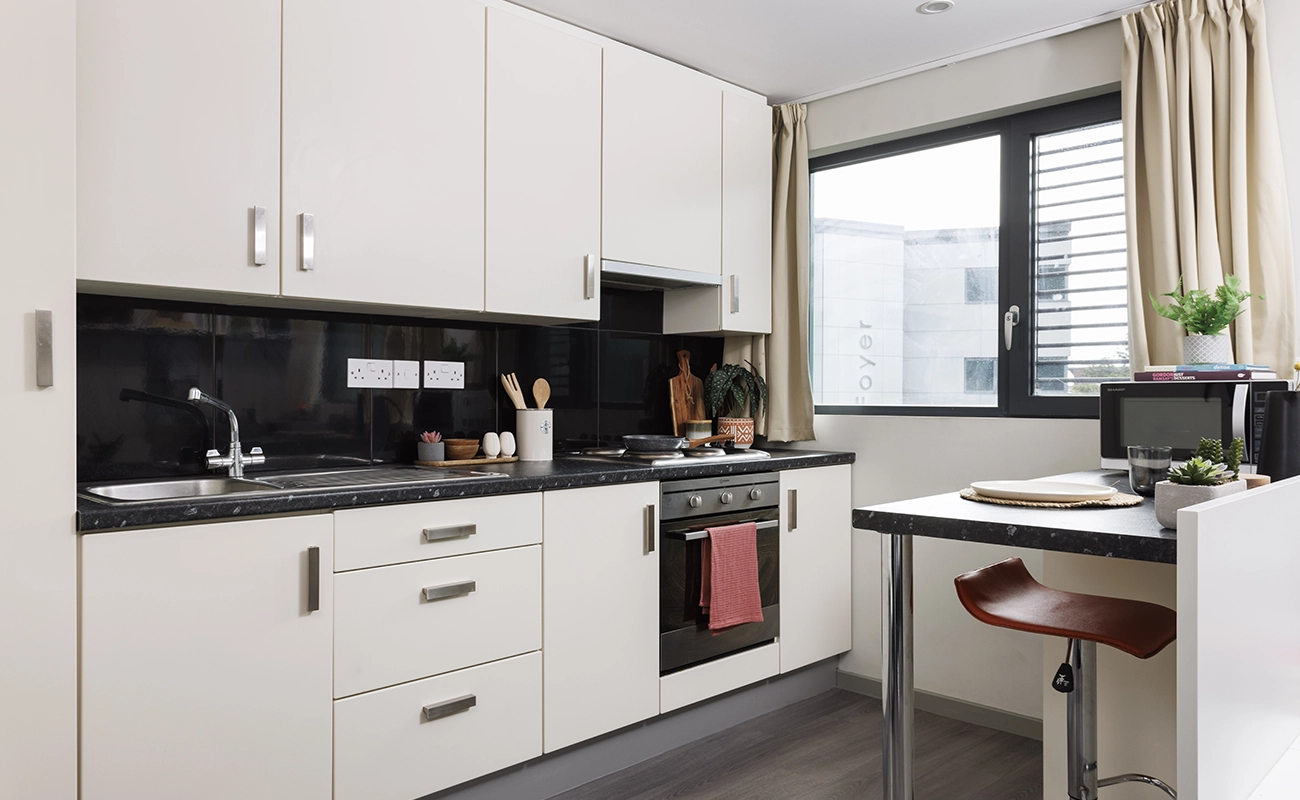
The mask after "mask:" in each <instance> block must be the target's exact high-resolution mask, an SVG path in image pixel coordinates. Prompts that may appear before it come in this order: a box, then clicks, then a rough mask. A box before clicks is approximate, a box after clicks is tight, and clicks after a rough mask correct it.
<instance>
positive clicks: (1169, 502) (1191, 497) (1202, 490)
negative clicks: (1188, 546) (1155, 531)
mask: <svg viewBox="0 0 1300 800" xmlns="http://www.w3.org/2000/svg"><path fill="white" fill-rule="evenodd" d="M1244 491H1246V482H1245V481H1228V482H1227V483H1221V484H1219V485H1218V486H1184V485H1183V484H1181V483H1172V482H1170V481H1161V482H1160V483H1157V484H1156V521H1157V522H1159V523H1160V524H1161V525H1163V526H1165V527H1166V528H1172V529H1173V530H1177V529H1178V509H1180V508H1187V507H1188V506H1194V505H1197V504H1198V503H1207V502H1209V501H1210V500H1217V499H1219V498H1220V497H1227V496H1228V495H1230V494H1237V493H1239V492H1244Z"/></svg>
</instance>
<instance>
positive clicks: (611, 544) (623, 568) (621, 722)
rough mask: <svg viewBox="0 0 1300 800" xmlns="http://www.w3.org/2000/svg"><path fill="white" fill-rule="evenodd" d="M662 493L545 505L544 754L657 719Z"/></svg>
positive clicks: (594, 491) (566, 493)
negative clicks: (651, 511)
mask: <svg viewBox="0 0 1300 800" xmlns="http://www.w3.org/2000/svg"><path fill="white" fill-rule="evenodd" d="M658 504H659V485H658V484H657V483H632V484H625V485H622V486H596V487H591V488H586V489H565V490H563V491H556V492H546V493H545V494H544V495H543V497H542V505H543V519H544V520H545V523H544V529H543V532H542V536H543V539H542V657H543V665H544V666H543V670H542V674H543V676H544V680H543V696H544V702H543V708H544V709H545V718H544V722H545V724H544V728H545V747H546V751H547V752H548V753H549V752H553V751H555V750H559V749H560V748H562V747H568V746H569V745H571V744H574V743H576V742H581V741H583V740H585V739H590V738H591V737H593V736H599V735H600V734H602V733H607V732H609V731H612V730H617V729H618V728H622V727H623V726H625V725H631V724H632V723H634V722H638V721H640V720H643V719H647V718H649V717H653V716H654V715H656V714H658V713H659V553H658V539H659V532H658V530H657V529H656V528H655V526H654V525H653V520H651V519H650V517H649V515H648V514H647V511H646V509H647V507H653V508H655V512H654V519H658V516H659V514H658Z"/></svg>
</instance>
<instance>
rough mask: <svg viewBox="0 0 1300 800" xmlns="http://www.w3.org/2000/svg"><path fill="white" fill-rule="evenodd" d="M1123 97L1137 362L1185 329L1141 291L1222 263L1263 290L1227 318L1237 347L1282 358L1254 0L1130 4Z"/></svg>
mask: <svg viewBox="0 0 1300 800" xmlns="http://www.w3.org/2000/svg"><path fill="white" fill-rule="evenodd" d="M1285 1H1286V2H1294V0H1285ZM1123 98H1124V100H1123V104H1124V149H1125V153H1124V156H1125V164H1126V169H1125V194H1126V197H1127V201H1128V259H1129V328H1130V330H1129V333H1130V339H1131V347H1132V352H1131V354H1130V355H1131V360H1132V363H1133V368H1134V369H1135V370H1138V369H1142V368H1145V367H1147V366H1149V365H1151V364H1179V363H1182V360H1183V353H1182V338H1183V335H1184V331H1183V329H1182V328H1181V327H1180V326H1178V325H1177V324H1175V323H1174V322H1172V321H1170V320H1167V319H1164V318H1163V317H1160V316H1158V315H1157V314H1156V313H1155V311H1153V310H1152V308H1151V301H1150V299H1149V298H1148V295H1149V294H1156V295H1160V294H1162V293H1164V292H1170V291H1173V290H1174V288H1175V287H1176V285H1177V283H1178V279H1179V278H1180V277H1181V278H1182V280H1183V287H1184V289H1186V290H1190V289H1198V288H1199V289H1206V290H1213V288H1214V287H1216V286H1218V285H1219V284H1221V283H1223V277H1224V275H1226V274H1233V275H1236V276H1237V277H1238V278H1240V279H1241V282H1242V285H1243V286H1244V287H1246V288H1247V290H1248V291H1251V292H1253V293H1255V294H1262V295H1264V298H1265V299H1263V300H1258V299H1252V300H1251V301H1250V303H1249V304H1248V306H1247V311H1246V313H1245V314H1243V315H1242V316H1241V317H1239V318H1238V319H1237V322H1236V323H1235V325H1234V326H1233V330H1232V333H1233V338H1234V344H1235V352H1236V357H1237V361H1239V362H1242V363H1253V364H1268V365H1270V366H1273V367H1279V368H1280V367H1285V366H1289V365H1290V364H1291V363H1292V361H1293V360H1294V358H1293V357H1294V353H1295V333H1296V331H1295V320H1294V317H1293V311H1294V309H1295V299H1294V298H1295V273H1294V269H1293V266H1292V252H1291V246H1292V245H1291V226H1290V214H1289V210H1288V207H1287V194H1286V184H1285V177H1284V174H1283V169H1282V147H1281V141H1280V138H1279V135H1278V128H1277V118H1276V115H1275V111H1274V105H1273V83H1272V80H1271V77H1270V74H1269V62H1268V50H1267V48H1266V36H1265V26H1264V5H1263V2H1262V0H1170V2H1165V3H1159V4H1156V5H1151V6H1147V7H1146V8H1143V9H1142V10H1141V11H1137V12H1135V13H1132V14H1129V15H1128V16H1126V17H1125V18H1124V70H1123Z"/></svg>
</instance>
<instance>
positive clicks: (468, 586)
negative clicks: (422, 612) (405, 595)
mask: <svg viewBox="0 0 1300 800" xmlns="http://www.w3.org/2000/svg"><path fill="white" fill-rule="evenodd" d="M477 588H478V585H477V584H476V583H475V582H474V581H460V582H459V583H444V584H443V585H442V586H426V587H424V600H425V602H428V603H432V602H433V601H435V600H446V599H448V598H451V597H464V596H465V595H467V594H469V593H470V592H472V591H474V590H475V589H477Z"/></svg>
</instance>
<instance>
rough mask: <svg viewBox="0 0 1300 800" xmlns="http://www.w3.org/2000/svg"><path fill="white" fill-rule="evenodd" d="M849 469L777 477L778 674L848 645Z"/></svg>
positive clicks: (850, 633) (805, 471) (850, 601)
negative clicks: (778, 495)
mask: <svg viewBox="0 0 1300 800" xmlns="http://www.w3.org/2000/svg"><path fill="white" fill-rule="evenodd" d="M852 509H853V485H852V467H850V466H849V465H848V464H837V465H835V466H830V467H814V468H812V469H788V470H784V471H783V472H782V473H781V638H780V642H781V671H782V672H790V671H791V670H796V669H799V668H800V667H806V666H808V665H809V664H812V663H813V662H816V661H821V660H822V659H823V658H830V657H831V656H833V655H837V654H839V653H843V652H845V651H847V650H848V649H849V648H850V647H851V646H852V644H853V627H852V619H851V616H850V614H851V610H852V607H853V585H852V584H853V576H852V563H851V562H852V538H851V537H852V535H853V534H852V531H853V521H852V513H853V512H852Z"/></svg>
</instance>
